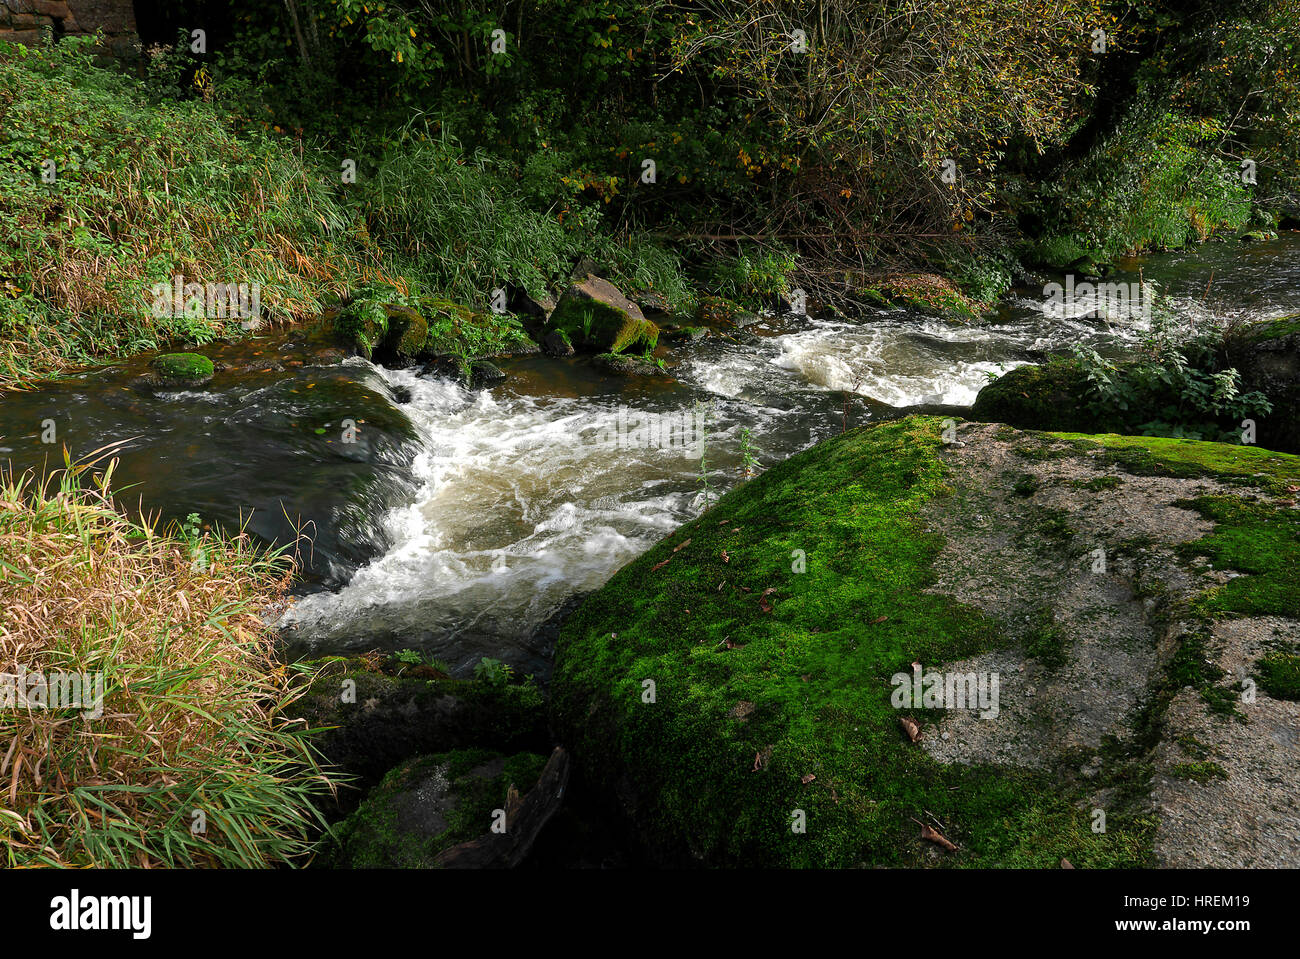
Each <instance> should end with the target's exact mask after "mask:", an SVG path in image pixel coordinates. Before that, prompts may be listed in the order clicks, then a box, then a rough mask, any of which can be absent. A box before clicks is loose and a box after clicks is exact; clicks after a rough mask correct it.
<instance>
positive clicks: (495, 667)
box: [474, 656, 514, 686]
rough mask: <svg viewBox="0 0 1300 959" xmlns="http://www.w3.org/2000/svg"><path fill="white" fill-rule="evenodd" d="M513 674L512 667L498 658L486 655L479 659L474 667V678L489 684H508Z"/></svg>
mask: <svg viewBox="0 0 1300 959" xmlns="http://www.w3.org/2000/svg"><path fill="white" fill-rule="evenodd" d="M513 675H514V667H512V666H510V665H509V664H508V663H503V662H501V660H499V659H492V658H490V657H487V656H484V657H483V658H482V659H480V660H479V661H478V664H477V665H475V667H474V678H475V679H478V680H482V681H483V682H485V683H487V684H489V685H491V686H506V685H509V683H510V679H511V677H512V676H513Z"/></svg>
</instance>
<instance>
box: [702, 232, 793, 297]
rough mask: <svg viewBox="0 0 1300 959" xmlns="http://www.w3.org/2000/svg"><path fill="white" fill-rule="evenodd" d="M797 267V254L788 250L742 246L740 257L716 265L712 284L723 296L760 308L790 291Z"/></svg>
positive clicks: (728, 258) (716, 291)
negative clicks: (792, 277)
mask: <svg viewBox="0 0 1300 959" xmlns="http://www.w3.org/2000/svg"><path fill="white" fill-rule="evenodd" d="M796 266H797V260H796V257H795V255H794V254H793V253H791V252H790V251H788V250H784V249H779V248H778V249H751V248H744V247H742V248H741V250H740V252H739V253H738V254H737V255H736V256H734V257H727V258H724V259H722V260H720V261H719V262H717V263H716V264H714V266H713V268H712V270H711V272H710V276H709V281H710V282H709V285H710V287H711V288H712V289H713V291H714V292H715V293H717V294H718V295H719V296H723V297H726V298H728V299H731V300H735V301H737V302H739V303H745V304H747V305H749V306H750V307H752V308H755V309H757V308H759V307H762V306H763V305H765V303H766V302H767V301H769V300H771V299H773V298H775V297H785V296H787V295H788V294H789V292H790V290H791V289H792V287H793V285H794V284H793V283H792V282H791V276H792V275H793V274H794V272H795V269H796Z"/></svg>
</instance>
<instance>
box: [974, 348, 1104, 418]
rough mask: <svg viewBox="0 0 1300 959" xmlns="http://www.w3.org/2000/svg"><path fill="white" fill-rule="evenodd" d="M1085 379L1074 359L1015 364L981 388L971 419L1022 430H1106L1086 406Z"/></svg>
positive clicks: (1086, 379) (1086, 383) (1086, 389)
mask: <svg viewBox="0 0 1300 959" xmlns="http://www.w3.org/2000/svg"><path fill="white" fill-rule="evenodd" d="M1087 391H1088V378H1087V375H1086V374H1085V373H1084V371H1083V368H1082V367H1081V366H1080V365H1079V364H1078V363H1077V362H1076V361H1074V360H1058V361H1054V362H1051V363H1045V364H1043V365H1041V366H1018V367H1016V368H1015V369H1014V370H1011V371H1009V372H1007V373H1004V374H1002V375H1001V376H1000V377H998V378H997V379H996V380H994V381H993V382H992V383H990V384H989V385H988V386H986V387H984V388H983V389H982V390H980V392H979V395H978V396H977V397H976V398H975V403H974V405H973V406H972V407H971V419H975V420H980V421H982V422H985V423H1006V424H1008V425H1010V426H1015V427H1017V428H1019V429H1022V430H1068V431H1071V432H1081V433H1087V432H1097V431H1104V430H1105V429H1107V425H1108V424H1106V423H1104V422H1101V421H1099V420H1098V418H1097V417H1096V416H1095V415H1093V414H1091V413H1090V412H1089V411H1088V410H1087V408H1086V405H1085V402H1084V400H1085V397H1086V395H1087Z"/></svg>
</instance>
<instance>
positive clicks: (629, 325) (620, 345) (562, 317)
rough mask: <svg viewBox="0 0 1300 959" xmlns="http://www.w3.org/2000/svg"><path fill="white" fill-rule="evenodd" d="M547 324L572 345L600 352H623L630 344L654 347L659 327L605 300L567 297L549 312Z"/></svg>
mask: <svg viewBox="0 0 1300 959" xmlns="http://www.w3.org/2000/svg"><path fill="white" fill-rule="evenodd" d="M549 326H550V328H552V329H558V330H559V331H560V332H561V333H563V334H565V335H566V336H567V337H568V338H569V342H570V343H571V344H573V345H575V346H583V347H586V348H593V349H597V350H599V351H600V352H602V353H622V352H623V351H624V350H626V349H628V348H629V347H634V346H640V347H642V348H644V349H646V350H653V349H654V348H655V345H656V344H657V343H658V342H659V327H657V326H656V325H655V324H654V323H652V322H651V321H650V320H647V319H643V318H640V317H635V316H632V315H631V314H630V313H626V312H624V311H623V310H620V309H619V308H618V307H616V306H611V305H610V304H608V303H601V302H599V301H597V300H585V299H580V298H578V297H574V296H566V297H564V298H563V299H561V301H560V305H559V306H557V307H556V308H555V311H554V312H553V313H552V314H551V318H550V321H549Z"/></svg>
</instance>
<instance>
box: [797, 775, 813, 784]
mask: <svg viewBox="0 0 1300 959" xmlns="http://www.w3.org/2000/svg"><path fill="white" fill-rule="evenodd" d="M816 778H817V777H816V776H814V775H813V774H812V773H805V774H804V775H803V776H802V777H801V778H800V779H799V781H800V782H801V783H803V784H804V785H805V786H807V785H808V784H809V783H810V782H812V781H813V780H814V779H816Z"/></svg>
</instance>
